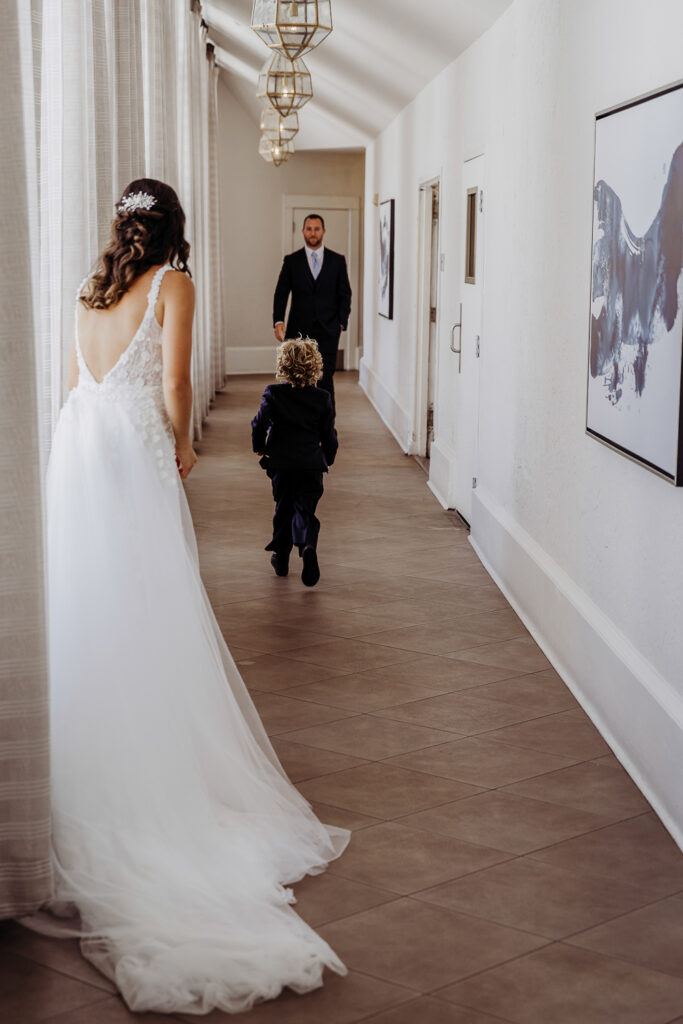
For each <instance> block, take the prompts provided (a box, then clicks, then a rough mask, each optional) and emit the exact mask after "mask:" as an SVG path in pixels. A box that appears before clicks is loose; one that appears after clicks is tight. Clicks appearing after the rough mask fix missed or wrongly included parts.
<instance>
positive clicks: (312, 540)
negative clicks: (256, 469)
mask: <svg viewBox="0 0 683 1024" xmlns="http://www.w3.org/2000/svg"><path fill="white" fill-rule="evenodd" d="M267 472H268V476H269V477H270V480H271V483H272V485H273V498H274V499H275V515H274V516H273V539H272V540H271V542H270V544H268V545H266V551H275V552H277V554H278V555H282V556H288V555H289V553H290V551H291V550H292V548H293V547H294V546H296V547H297V548H298V549H299V553H301V552H302V551H303V549H304V548H305V547H312V548H315V547H316V546H317V544H318V534H319V532H320V520H319V519H318V518H317V516H316V514H315V510H316V508H317V505H318V502H319V501H320V499H321V498H322V495H323V475H322V473H321V472H320V471H318V470H315V469H268V471H267Z"/></svg>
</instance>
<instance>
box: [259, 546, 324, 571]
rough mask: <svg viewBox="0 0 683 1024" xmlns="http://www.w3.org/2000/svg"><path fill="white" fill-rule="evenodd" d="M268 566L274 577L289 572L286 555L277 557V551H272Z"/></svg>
mask: <svg viewBox="0 0 683 1024" xmlns="http://www.w3.org/2000/svg"><path fill="white" fill-rule="evenodd" d="M270 564H271V565H272V567H273V569H275V575H276V576H286V575H287V573H288V572H289V558H288V557H287V555H278V553H277V551H273V553H272V555H271V556H270ZM318 575H320V573H318Z"/></svg>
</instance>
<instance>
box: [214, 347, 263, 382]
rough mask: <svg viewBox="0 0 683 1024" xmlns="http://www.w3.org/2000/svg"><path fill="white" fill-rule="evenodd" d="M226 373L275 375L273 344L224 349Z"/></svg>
mask: <svg viewBox="0 0 683 1024" xmlns="http://www.w3.org/2000/svg"><path fill="white" fill-rule="evenodd" d="M225 370H226V373H227V374H233V375H237V374H242V373H270V374H271V375H272V376H275V345H255V346H248V345H244V346H242V347H237V348H231V347H229V346H228V347H226V349H225Z"/></svg>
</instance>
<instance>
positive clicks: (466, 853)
mask: <svg viewBox="0 0 683 1024" xmlns="http://www.w3.org/2000/svg"><path fill="white" fill-rule="evenodd" d="M508 856H509V854H505V853H501V852H500V851H499V850H490V849H487V848H486V847H484V846H475V845H473V844H471V843H464V842H461V841H460V840H457V839H453V838H451V837H447V836H442V835H435V834H433V833H430V832H420V831H418V830H417V829H410V828H406V827H405V826H403V825H399V824H396V823H394V822H384V823H382V824H381V825H375V826H374V827H373V828H367V829H364V830H363V832H361V833H359V835H357V836H354V840H353V844H352V845H351V846H349V848H348V849H347V850H346V852H345V853H344V857H343V858H340V859H339V860H338V861H336V862H335V864H333V865H332V866H331V867H330V871H331V872H332V873H333V874H335V875H340V876H341V877H343V878H351V879H354V880H355V881H359V882H364V883H365V884H366V885H370V886H376V887H379V888H381V889H385V890H387V891H389V892H393V893H397V894H399V895H401V896H408V895H409V894H410V893H413V892H417V891H418V890H421V889H425V888H427V887H428V886H433V885H437V884H438V883H439V882H443V881H445V880H447V879H452V878H458V877H460V876H461V875H466V874H469V873H470V872H472V871H479V870H481V869H482V868H484V867H488V866H489V865H491V864H497V863H499V862H500V861H501V860H504V859H505V858H506V857H508Z"/></svg>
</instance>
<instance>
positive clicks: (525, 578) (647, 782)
mask: <svg viewBox="0 0 683 1024" xmlns="http://www.w3.org/2000/svg"><path fill="white" fill-rule="evenodd" d="M473 501H474V513H473V516H472V520H473V529H472V534H471V536H470V540H471V542H472V545H473V547H474V549H475V551H476V552H477V554H478V556H479V558H480V559H481V561H482V562H483V564H484V566H485V567H486V569H487V570H488V572H489V573H490V575H491V576H492V577H493V579H494V580H495V582H496V583H497V584H498V586H499V587H500V589H501V590H502V592H503V593H504V594H505V596H506V598H507V599H508V601H509V602H510V604H511V605H512V607H513V608H514V609H515V611H516V612H517V614H518V615H519V617H520V618H521V620H522V622H523V623H524V625H525V626H526V627H527V629H528V630H529V632H530V633H531V635H532V636H533V637H534V639H535V640H536V642H537V643H538V645H539V647H540V648H541V650H542V651H543V652H544V654H545V655H546V657H547V658H548V659H549V661H550V662H551V664H552V665H553V666H554V667H555V669H556V671H557V672H558V673H559V675H560V676H561V677H562V679H563V680H564V681H565V683H566V684H567V686H568V687H569V689H570V690H571V691H572V693H573V694H574V696H575V697H576V699H577V700H578V701H579V703H580V704H581V706H582V707H583V708H584V710H585V711H586V712H587V714H588V715H589V717H590V719H591V720H592V722H593V724H594V725H595V726H596V728H597V729H599V730H600V732H601V734H602V736H603V737H604V739H605V740H606V742H607V743H608V744H609V745H610V747H611V748H612V750H613V751H614V753H615V755H616V756H617V758H618V759H619V761H620V762H621V763H622V764H623V765H624V767H625V768H626V770H627V771H628V773H629V775H631V777H632V778H633V780H634V782H635V783H636V785H637V786H638V787H639V788H640V790H641V791H642V792H643V794H644V795H645V797H646V798H647V799H648V800H649V801H650V803H651V804H652V806H653V808H654V810H655V811H656V813H657V814H658V816H659V817H660V819H661V820H662V822H663V824H664V825H665V827H666V828H667V829H668V831H669V832H670V833H671V835H672V836H673V838H674V840H675V841H676V843H677V844H678V846H680V847H681V849H683V786H682V785H681V765H682V764H683V699H682V698H681V696H680V694H679V693H678V692H677V691H676V690H675V689H674V687H673V685H672V683H671V682H669V681H668V680H667V679H665V678H664V677H663V676H662V675H661V674H660V673H659V672H658V671H657V669H656V668H655V667H654V665H652V663H651V662H649V661H648V660H647V659H646V658H644V657H643V655H642V654H641V653H640V652H639V651H638V650H636V648H635V647H634V646H633V644H632V643H631V642H630V641H629V639H628V637H626V636H625V635H624V634H623V633H622V632H621V631H620V630H619V629H618V627H617V626H616V625H615V623H614V622H613V621H612V620H611V619H610V618H609V617H608V616H607V615H606V614H605V613H604V612H603V611H602V610H601V609H600V608H599V607H598V606H597V605H596V604H595V603H594V602H593V601H592V600H591V599H590V598H589V597H588V596H587V594H586V593H585V592H584V591H583V590H582V589H581V588H580V587H579V586H578V585H577V584H576V582H575V581H574V580H573V579H572V578H571V577H570V576H569V575H568V573H567V572H566V571H565V570H564V569H563V568H562V567H561V566H560V565H558V563H557V562H555V561H554V560H553V559H552V558H551V557H550V556H549V555H548V553H547V552H546V551H545V550H544V549H543V548H541V546H540V545H539V544H538V543H537V542H536V541H535V540H534V539H533V537H531V536H530V535H529V534H528V533H527V532H526V531H525V530H524V529H523V528H522V527H521V526H520V525H519V524H518V523H517V522H516V521H515V520H514V519H513V518H512V517H511V516H510V515H509V513H508V512H507V511H506V510H504V509H503V508H501V507H500V506H498V505H497V504H496V503H494V502H493V501H492V500H491V498H490V496H488V495H487V493H486V491H485V489H483V488H482V487H481V486H480V487H478V488H477V490H476V491H475V492H474V494H473Z"/></svg>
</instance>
